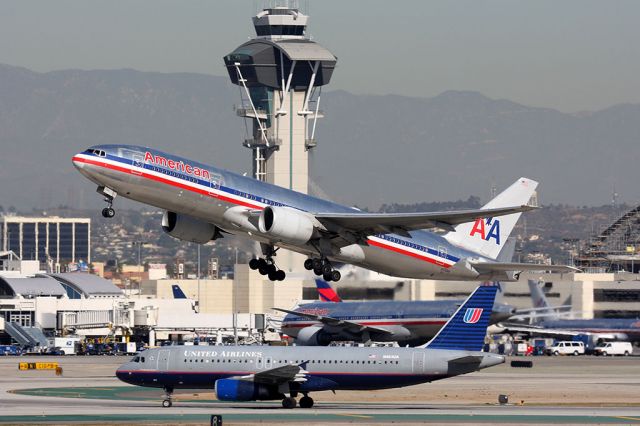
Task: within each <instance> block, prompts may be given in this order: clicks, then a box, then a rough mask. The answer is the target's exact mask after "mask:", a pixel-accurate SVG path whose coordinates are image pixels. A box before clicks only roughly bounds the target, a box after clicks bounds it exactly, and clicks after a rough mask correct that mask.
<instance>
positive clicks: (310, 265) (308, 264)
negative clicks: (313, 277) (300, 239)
mask: <svg viewBox="0 0 640 426" xmlns="http://www.w3.org/2000/svg"><path fill="white" fill-rule="evenodd" d="M304 269H306V270H307V271H310V270H312V269H313V259H307V260H305V261H304Z"/></svg>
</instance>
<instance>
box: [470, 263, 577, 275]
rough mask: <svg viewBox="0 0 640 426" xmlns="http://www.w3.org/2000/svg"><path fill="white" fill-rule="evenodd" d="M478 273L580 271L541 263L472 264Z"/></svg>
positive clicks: (565, 266) (569, 267)
mask: <svg viewBox="0 0 640 426" xmlns="http://www.w3.org/2000/svg"><path fill="white" fill-rule="evenodd" d="M471 266H473V267H474V268H475V269H476V270H477V271H478V272H480V273H481V274H483V273H490V272H512V271H515V272H522V271H549V272H558V273H571V272H580V269H578V268H574V267H573V266H568V265H544V264H541V263H517V262H475V263H474V262H471Z"/></svg>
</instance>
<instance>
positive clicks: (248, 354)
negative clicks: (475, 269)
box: [116, 286, 504, 408]
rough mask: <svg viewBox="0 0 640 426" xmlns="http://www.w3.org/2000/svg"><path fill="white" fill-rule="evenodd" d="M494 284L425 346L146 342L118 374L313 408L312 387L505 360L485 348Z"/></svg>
mask: <svg viewBox="0 0 640 426" xmlns="http://www.w3.org/2000/svg"><path fill="white" fill-rule="evenodd" d="M496 290H497V287H494V286H491V287H478V288H477V289H476V290H475V292H474V293H473V294H471V296H469V298H467V300H466V301H465V302H464V304H463V305H461V306H460V308H459V309H458V310H457V311H456V312H455V314H454V315H453V316H452V317H451V319H450V320H449V322H447V324H446V325H445V326H444V327H443V328H442V329H441V330H440V332H439V333H438V334H437V335H436V336H435V337H434V338H433V340H431V341H430V342H429V343H428V344H427V345H425V346H424V347H420V348H408V347H405V348H372V347H355V348H353V347H326V348H314V347H305V346H298V347H296V346H294V347H281V346H203V347H198V346H173V347H165V348H155V349H148V350H145V351H143V352H140V353H139V354H138V355H136V356H135V357H134V358H133V360H131V361H130V362H128V363H126V364H124V365H122V366H121V367H120V368H118V370H117V371H116V376H117V377H118V378H119V379H120V380H122V381H124V382H126V383H130V384H133V385H138V386H147V387H154V388H163V389H164V391H165V397H164V400H163V401H162V405H163V406H164V407H170V406H171V405H172V400H171V394H172V393H173V391H174V390H175V389H211V387H214V389H215V394H216V397H217V398H218V399H219V400H222V401H258V400H278V399H282V406H283V407H284V408H295V407H296V405H298V401H297V400H296V397H297V396H298V394H302V395H303V397H302V398H300V402H299V404H300V407H302V408H311V407H312V406H313V402H314V401H313V399H312V398H311V397H310V396H309V393H311V392H319V391H327V390H333V391H336V390H373V389H389V388H398V387H404V386H410V385H416V384H419V383H427V382H433V381H436V380H441V379H446V378H448V377H454V376H458V375H461V374H466V373H471V372H474V371H478V370H481V369H483V368H487V367H491V366H494V365H498V364H502V363H504V357H503V356H501V355H495V354H491V353H487V352H481V350H482V346H483V344H484V338H485V335H486V331H487V325H488V323H489V317H490V315H491V307H492V306H493V303H494V300H495V295H496Z"/></svg>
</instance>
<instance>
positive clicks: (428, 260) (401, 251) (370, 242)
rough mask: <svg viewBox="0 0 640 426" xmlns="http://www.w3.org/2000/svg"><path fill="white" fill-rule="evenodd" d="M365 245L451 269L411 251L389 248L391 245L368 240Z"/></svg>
mask: <svg viewBox="0 0 640 426" xmlns="http://www.w3.org/2000/svg"><path fill="white" fill-rule="evenodd" d="M367 243H369V245H372V246H375V247H379V248H382V249H385V250H391V251H394V252H396V253H399V254H403V255H405V256H411V257H414V258H416V259H420V260H424V261H425V262H429V263H433V264H434V265H438V266H442V267H443V268H450V267H451V266H450V265H447V264H445V263H442V262H438V261H437V260H435V259H431V258H430V257H427V256H424V255H421V254H417V253H414V252H411V251H408V250H403V249H401V248H398V247H394V246H391V245H388V246H387V245H384V244H382V243H380V242H378V241H374V240H372V239H370V238H369V239H367Z"/></svg>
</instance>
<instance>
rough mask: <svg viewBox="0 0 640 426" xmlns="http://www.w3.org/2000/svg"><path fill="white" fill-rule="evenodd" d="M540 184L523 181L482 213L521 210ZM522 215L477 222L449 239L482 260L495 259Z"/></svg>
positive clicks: (515, 184) (525, 179)
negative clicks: (498, 209)
mask: <svg viewBox="0 0 640 426" xmlns="http://www.w3.org/2000/svg"><path fill="white" fill-rule="evenodd" d="M537 186H538V182H536V181H534V180H531V179H527V178H520V179H518V180H517V181H516V182H514V183H513V184H512V185H511V186H510V187H508V188H507V189H505V190H504V191H502V192H501V193H500V194H498V196H496V197H495V198H494V199H493V200H491V201H489V202H488V203H487V204H486V205H484V206H483V207H482V208H483V209H493V208H500V207H513V206H522V205H526V204H528V203H529V200H530V199H531V197H532V195H533V194H534V192H535V190H536V187H537ZM521 214H522V213H514V214H510V215H506V216H500V217H496V218H493V217H489V218H484V219H478V220H476V221H475V222H469V223H462V224H460V225H458V226H456V228H455V232H449V233H448V234H447V235H446V238H447V240H449V241H450V242H451V243H452V244H455V245H458V246H461V247H463V248H466V249H468V250H471V251H474V252H476V253H478V254H480V255H482V256H486V257H489V258H491V259H496V258H497V257H498V255H499V254H500V251H501V250H502V249H503V247H504V245H505V244H506V243H507V240H508V238H509V235H510V234H511V231H513V228H514V226H515V225H516V222H518V219H520V215H521Z"/></svg>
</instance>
